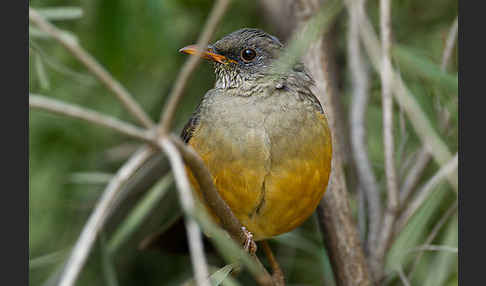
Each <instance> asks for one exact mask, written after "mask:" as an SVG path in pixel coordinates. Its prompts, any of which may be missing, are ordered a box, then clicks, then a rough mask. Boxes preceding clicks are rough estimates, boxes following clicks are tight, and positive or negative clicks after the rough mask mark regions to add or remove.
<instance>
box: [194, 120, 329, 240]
mask: <svg viewBox="0 0 486 286" xmlns="http://www.w3.org/2000/svg"><path fill="white" fill-rule="evenodd" d="M318 118H319V121H320V122H318V123H316V124H315V126H313V127H312V126H311V127H309V128H313V129H312V130H302V132H303V133H302V134H295V135H296V137H295V138H285V137H283V139H282V138H281V137H278V138H276V139H275V140H274V141H273V142H274V145H272V150H270V151H268V150H264V149H263V148H262V147H261V146H262V145H261V144H260V143H259V141H258V140H257V139H255V141H252V139H251V138H250V139H248V138H247V139H248V142H255V143H254V145H255V146H252V148H246V149H245V150H246V151H245V152H244V153H242V151H240V150H239V149H236V150H235V147H234V142H232V141H231V139H226V140H225V139H222V138H220V139H219V141H218V143H219V144H218V145H217V146H218V148H214V146H215V145H214V144H213V145H210V144H208V142H207V141H208V140H207V139H206V138H204V136H198V134H195V136H194V137H193V138H191V140H190V141H189V144H190V145H191V146H192V147H193V148H194V149H195V150H196V152H198V153H199V155H200V156H201V158H202V159H203V161H204V162H205V164H206V166H207V167H208V169H209V171H210V173H211V175H212V177H213V180H214V184H215V186H216V187H217V189H218V191H219V193H220V195H221V197H222V198H223V199H224V200H225V201H226V202H227V204H228V205H229V207H230V208H231V209H232V211H233V212H234V214H235V216H236V217H237V218H238V219H239V220H240V222H241V223H242V224H243V225H244V226H245V227H246V228H247V229H248V230H249V231H250V232H252V233H253V235H254V238H255V239H256V240H261V239H265V238H269V237H272V236H275V235H279V234H282V233H285V232H288V231H291V230H292V229H294V228H296V227H297V226H299V225H300V224H302V223H303V222H304V221H305V220H306V219H307V218H308V217H309V216H310V215H311V214H312V213H313V211H314V210H315V208H316V207H317V205H318V204H319V202H320V200H321V198H322V196H323V195H324V192H325V190H326V187H327V184H328V180H329V175H330V172H331V154H332V147H331V136H330V132H329V128H328V126H327V121H326V119H325V117H324V116H323V115H322V114H319V115H318ZM196 133H197V132H196ZM308 134H314V135H313V136H311V137H309V135H308ZM257 135H258V134H257ZM257 135H255V138H260V137H258V136H257ZM212 136H216V137H217V134H215V133H212ZM248 136H251V135H248ZM306 136H307V137H306ZM299 138H307V139H309V140H307V139H306V140H303V141H301V142H298V141H299ZM296 140H297V142H295V141H296ZM248 144H250V143H248ZM275 144H276V145H275ZM287 145H288V146H287ZM293 146H295V147H293ZM232 148H233V150H231V149H232ZM248 150H249V151H248ZM269 157H271V159H268V158H269ZM264 162H269V163H264ZM188 174H189V178H190V180H191V183H192V185H193V187H194V189H195V191H196V192H197V193H198V194H199V195H201V192H200V188H199V185H198V183H197V181H196V180H195V178H194V177H193V175H192V174H191V172H190V171H188ZM209 211H210V212H211V210H209ZM213 216H214V214H213ZM216 221H218V219H217V218H216Z"/></svg>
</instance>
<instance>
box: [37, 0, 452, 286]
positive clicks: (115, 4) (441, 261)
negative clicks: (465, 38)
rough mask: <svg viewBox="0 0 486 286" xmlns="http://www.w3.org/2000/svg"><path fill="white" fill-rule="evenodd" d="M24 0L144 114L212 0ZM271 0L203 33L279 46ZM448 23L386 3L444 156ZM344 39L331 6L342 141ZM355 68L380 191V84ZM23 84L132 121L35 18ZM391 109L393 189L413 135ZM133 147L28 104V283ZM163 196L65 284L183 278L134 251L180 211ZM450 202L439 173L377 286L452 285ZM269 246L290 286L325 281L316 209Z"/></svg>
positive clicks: (432, 8) (396, 55)
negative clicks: (252, 35)
mask: <svg viewBox="0 0 486 286" xmlns="http://www.w3.org/2000/svg"><path fill="white" fill-rule="evenodd" d="M272 2H273V3H272ZM29 3H30V6H31V7H32V8H38V9H39V11H41V12H43V14H42V15H44V16H45V17H46V18H47V19H48V20H50V21H51V23H53V24H55V25H56V26H57V27H59V28H61V29H63V30H64V31H66V32H68V33H69V34H70V35H71V36H72V37H74V38H75V39H76V41H78V43H79V44H80V45H81V46H82V47H84V48H85V49H86V50H87V51H88V52H89V53H91V54H92V55H93V56H94V58H96V59H97V60H98V61H99V62H100V63H101V64H102V65H103V66H104V67H105V68H106V69H107V70H108V71H109V72H110V73H111V74H112V75H113V76H114V77H115V78H116V79H118V80H119V81H120V82H121V83H123V84H124V86H125V87H126V88H127V89H128V90H129V91H130V92H131V94H132V95H133V96H134V97H135V99H136V100H137V101H138V102H139V103H140V104H141V105H142V107H143V109H144V110H146V111H147V112H148V114H149V115H150V116H151V118H152V119H153V120H154V121H158V118H159V115H160V111H161V109H162V107H163V104H164V103H165V100H166V96H167V95H168V93H169V92H170V90H171V88H172V85H173V83H174V81H175V79H176V76H177V74H178V72H179V69H180V68H181V66H182V65H183V63H184V61H185V60H187V57H186V56H184V55H182V54H179V53H178V52H177V51H178V49H180V48H181V47H184V46H186V45H188V44H193V43H195V42H196V40H197V37H198V35H199V34H200V33H201V29H202V26H203V25H204V23H205V20H206V19H207V16H208V13H209V11H210V10H211V7H212V5H213V1H207V0H198V1H196V0H140V1H130V0H103V1H94V0H85V1H74V0H73V1H69V0H52V1H48V0H31V1H30V2H29ZM277 3H278V2H277ZM275 7H276V6H275V1H256V0H249V1H232V3H231V5H230V7H229V9H228V11H227V12H226V14H225V16H224V17H223V19H222V21H221V24H220V25H219V27H218V28H217V30H216V33H215V35H214V37H213V40H216V39H218V38H220V37H221V36H223V35H225V34H227V33H230V32H232V31H234V30H237V29H240V28H243V27H256V28H261V29H263V30H265V31H267V32H269V33H271V34H275V35H277V36H279V37H280V38H281V39H282V40H284V41H285V40H287V39H288V38H289V33H290V32H289V30H290V28H289V26H286V25H290V22H288V21H282V20H285V19H287V18H286V16H285V13H284V12H280V13H281V15H282V17H280V18H279V17H277V18H275V15H274V14H275V13H274V12H275V11H269V9H270V10H271V9H277V8H275ZM366 12H367V14H368V15H369V17H370V19H371V20H372V23H373V25H374V27H375V30H376V31H379V1H367V3H366ZM456 17H457V1H451V0H430V1H420V0H396V1H392V28H393V41H394V49H393V52H392V55H393V65H394V67H395V68H397V69H398V70H399V71H400V73H401V76H402V79H403V80H404V82H405V83H406V84H407V86H408V88H409V89H410V91H411V92H412V94H413V96H414V98H415V99H416V100H417V101H418V102H419V104H420V106H421V108H422V110H423V111H424V112H425V113H426V115H427V119H428V120H429V121H430V122H431V124H432V126H433V127H434V129H435V130H436V132H437V133H438V134H440V138H441V139H442V140H443V142H444V143H445V144H446V146H447V147H448V149H449V150H450V152H451V153H452V154H455V153H456V152H457V150H458V123H457V121H458V112H457V104H458V83H457V81H458V76H457V71H458V62H457V48H454V50H453V56H452V58H451V60H450V62H449V63H448V65H447V67H446V68H445V69H441V64H442V58H443V53H444V49H445V46H446V41H447V37H448V35H449V31H450V29H451V27H452V25H453V23H454V21H455V19H456ZM279 22H280V24H279ZM282 22H283V23H282ZM347 33H348V13H347V11H346V10H345V9H343V10H342V11H341V13H340V14H339V15H338V16H337V21H336V24H335V25H334V27H333V29H332V31H331V34H330V35H331V36H332V45H333V47H334V49H333V50H334V59H333V61H334V62H335V66H336V68H335V71H334V74H333V77H335V84H336V86H337V88H338V90H339V98H340V100H341V102H342V106H343V110H342V114H341V117H342V120H343V126H344V128H343V130H344V131H345V132H346V135H345V136H351V134H350V132H349V127H348V126H349V120H348V118H349V116H350V114H349V110H350V104H351V102H352V97H351V93H352V86H351V80H350V70H349V59H348V56H347V53H346V49H347V47H346V45H347ZM363 53H364V51H363ZM365 63H366V64H367V66H368V72H369V95H370V98H369V103H368V106H367V112H366V132H367V137H366V138H367V139H366V143H367V148H368V149H367V151H368V156H369V158H370V162H371V164H372V168H373V171H374V174H375V176H376V180H377V184H378V185H379V186H380V190H381V193H382V195H383V198H384V196H385V191H384V190H385V188H386V183H385V167H384V155H383V136H382V132H383V131H382V130H383V129H382V113H381V108H382V105H381V83H380V77H379V74H377V73H376V72H375V71H374V70H373V69H372V68H371V66H370V64H369V61H368V60H365ZM213 84H214V74H213V72H212V67H211V65H209V64H208V63H202V64H201V65H200V66H199V67H198V68H197V70H196V72H195V73H194V74H193V76H192V78H191V81H190V84H189V85H188V88H187V89H186V92H185V96H184V98H183V102H182V103H181V104H180V107H179V109H178V111H177V115H176V124H175V125H176V126H177V128H176V129H177V130H176V131H177V133H178V132H179V130H181V129H182V126H183V125H184V124H185V122H186V120H188V118H189V117H190V115H191V113H192V111H193V110H194V109H195V107H196V105H197V103H198V102H199V100H200V99H201V97H202V96H203V94H204V93H205V92H206V91H207V90H208V89H210V88H211V87H212V86H213ZM29 89H30V92H31V93H36V94H42V95H45V96H48V97H51V98H55V99H58V100H63V101H67V102H70V103H75V104H79V105H81V106H84V107H89V108H91V109H94V110H97V111H99V112H102V113H106V114H110V115H112V116H115V117H118V118H121V119H123V120H126V121H129V122H132V123H134V124H136V122H134V121H133V120H132V118H131V117H130V116H129V115H128V114H127V112H126V111H125V110H124V108H123V107H122V106H121V105H120V104H119V103H118V102H117V100H116V99H115V98H114V97H113V96H112V95H111V94H110V93H109V91H107V90H106V88H104V87H103V86H102V85H101V84H100V83H99V82H98V81H97V79H96V78H95V77H94V76H93V75H91V74H90V73H89V72H87V70H86V69H85V68H84V67H83V66H82V65H81V64H80V63H79V62H78V61H77V60H75V59H74V58H73V57H72V55H70V54H69V53H68V52H66V50H65V49H64V48H63V47H62V46H60V45H59V44H58V43H57V42H55V41H53V40H52V39H51V38H50V37H49V36H47V35H46V34H44V33H43V32H41V31H40V30H39V29H37V28H36V27H35V26H33V25H31V26H30V29H29ZM394 115H395V118H394V119H395V121H394V122H395V128H394V132H395V146H396V148H395V150H396V157H395V159H396V165H397V173H398V176H399V182H400V183H401V184H402V183H403V181H404V178H406V176H407V174H408V173H409V171H410V170H411V169H412V167H413V165H414V163H415V162H416V161H417V160H418V159H419V158H418V156H419V154H421V153H420V151H419V150H420V149H421V147H422V143H421V141H420V139H419V137H418V136H417V135H416V133H415V131H414V128H413V127H412V125H411V124H410V122H409V121H408V119H407V117H406V116H405V115H404V113H403V110H401V108H399V107H398V106H397V105H395V107H394ZM348 140H349V139H348ZM139 146H140V145H139V143H137V142H136V141H134V140H131V139H127V138H126V137H125V136H122V135H119V134H118V133H116V132H113V131H111V130H106V129H103V128H100V127H98V126H94V125H91V124H89V123H86V122H81V121H78V120H74V119H69V118H65V117H59V116H57V115H51V114H48V113H46V112H42V111H37V110H32V111H31V112H30V115H29V157H30V159H29V185H30V187H29V274H30V284H31V285H49V283H51V282H52V280H49V278H50V277H53V274H55V273H56V271H57V269H59V267H60V266H61V265H62V263H63V262H64V260H65V259H66V258H67V255H68V254H69V250H70V248H71V247H72V246H73V245H74V243H75V241H76V239H77V237H78V236H79V233H80V231H81V229H82V227H83V225H84V223H85V222H86V220H87V218H88V216H89V214H90V212H91V211H92V209H93V207H94V205H95V203H96V201H97V200H98V198H99V195H100V194H101V192H102V191H103V189H104V187H105V186H106V184H107V183H108V181H109V179H110V178H111V176H112V175H113V174H114V173H115V172H116V171H117V169H118V168H119V167H120V166H121V165H122V164H123V163H124V162H125V161H126V159H127V158H128V157H129V156H130V155H131V154H132V153H133V151H135V150H136V148H137V147H139ZM439 168H440V166H438V165H437V164H436V163H435V162H434V161H433V160H431V161H430V162H428V163H427V164H426V165H425V167H424V170H423V171H422V172H421V175H420V176H419V178H418V180H417V182H416V184H415V186H414V189H420V188H421V187H422V186H423V185H424V184H425V183H426V182H428V181H429V180H430V179H431V178H432V177H433V176H434V174H435V173H436V172H437V171H438V170H439ZM345 170H346V179H347V185H348V190H349V193H350V205H351V208H352V210H353V212H354V214H355V218H356V221H357V222H358V224H359V225H360V230H361V231H364V229H365V227H364V226H363V225H365V224H366V223H365V222H362V221H360V217H359V213H360V203H359V202H360V198H359V192H358V191H357V190H358V189H359V184H358V183H357V179H356V170H355V166H354V163H353V160H352V159H351V158H347V159H346V160H345ZM173 188H174V187H173V186H171V187H169V189H168V191H167V193H174V191H175V190H174V189H173ZM164 200H165V203H161V207H160V208H159V211H160V212H162V213H163V214H160V213H159V217H158V216H157V215H154V214H152V215H151V216H150V217H149V218H146V219H144V220H143V221H145V223H141V224H140V225H139V226H137V228H136V230H135V231H133V232H132V233H131V234H130V235H126V236H125V237H123V239H122V243H121V244H120V246H119V247H118V248H117V251H116V252H115V253H114V254H113V255H107V254H106V251H104V249H105V248H106V243H105V242H106V241H109V240H110V239H111V238H112V235H113V234H114V233H116V230H117V226H118V225H119V224H120V222H123V220H124V218H126V217H127V213H129V211H130V210H129V209H126V210H124V209H122V210H121V214H118V215H117V216H116V218H115V219H114V222H113V223H112V224H110V226H109V228H108V229H107V231H106V232H105V233H104V234H103V236H102V237H101V239H100V240H99V241H98V242H97V244H96V247H95V249H94V251H93V253H92V254H91V255H90V257H89V259H88V263H87V265H86V267H85V269H84V270H83V272H82V275H81V276H80V279H79V281H78V283H77V285H180V284H181V283H184V282H186V281H188V280H189V279H190V278H191V275H192V268H191V265H190V259H189V256H188V255H183V254H173V253H167V252H163V251H154V250H147V251H140V250H138V245H139V243H140V241H141V240H142V238H143V235H145V234H148V233H150V232H151V231H154V230H157V226H159V225H161V224H163V223H164V221H165V220H170V219H169V218H168V217H170V214H172V213H173V212H176V211H178V207H177V203H176V200H175V199H174V198H172V199H171V198H169V195H167V197H166V198H164ZM171 200H172V201H171ZM384 200H385V199H383V201H384ZM170 202H172V203H170ZM456 203H457V193H456V192H455V191H453V189H452V188H451V187H450V185H449V184H448V183H447V181H443V182H441V183H439V184H438V185H437V186H436V187H435V188H434V191H433V192H431V193H430V195H429V196H427V198H426V201H425V203H424V204H423V205H422V207H421V208H420V209H419V210H418V211H417V213H416V214H415V215H414V216H413V217H412V219H411V220H410V221H409V223H408V224H407V226H406V227H405V229H404V230H403V231H402V232H401V233H400V234H399V235H398V236H397V238H396V239H395V240H394V243H393V245H392V247H391V249H390V250H389V251H388V253H387V260H386V274H387V279H386V280H385V282H384V283H385V284H387V285H402V283H403V280H402V279H400V273H405V274H408V276H409V277H408V279H409V281H410V282H411V285H457V284H458V265H457V247H458V218H457V208H455V209H454V206H455V204H456ZM172 210H173V211H172ZM446 215H447V216H446ZM160 216H165V217H160ZM439 223H441V224H440V225H439V226H440V227H437V225H438V224H439ZM436 229H437V230H436ZM431 234H434V235H433V239H432V240H431V241H428V242H427V244H428V245H432V246H441V247H439V248H431V249H427V250H425V251H421V250H420V246H423V245H424V243H425V242H426V241H427V238H428V237H429V236H430V235H431ZM271 245H272V247H273V249H274V252H275V253H276V256H277V260H278V261H279V262H280V264H281V266H282V268H283V271H284V273H285V275H286V279H287V283H288V285H335V282H334V280H333V278H332V273H331V269H330V265H329V259H328V257H327V254H326V250H325V249H324V247H323V245H322V240H321V236H320V233H319V232H318V230H317V225H316V218H315V216H312V217H311V218H310V219H309V220H308V221H307V222H306V223H305V224H304V225H303V226H302V227H299V228H298V229H296V230H295V231H293V232H291V233H289V234H285V235H283V236H281V237H278V238H275V239H272V241H271ZM421 254H422V256H421V258H420V259H419V260H417V259H416V258H417V256H418V255H421ZM208 255H209V262H210V264H211V265H212V266H214V267H215V269H218V268H221V267H223V266H224V261H223V260H221V259H219V258H218V257H217V256H214V255H212V254H208ZM263 261H264V263H266V260H265V259H263ZM412 270H413V271H412ZM248 276H249V275H246V274H245V273H243V274H240V275H239V276H238V280H239V283H240V284H241V285H252V284H253V280H252V278H251V277H248ZM228 283H229V282H228Z"/></svg>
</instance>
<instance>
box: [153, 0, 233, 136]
mask: <svg viewBox="0 0 486 286" xmlns="http://www.w3.org/2000/svg"><path fill="white" fill-rule="evenodd" d="M229 2H230V0H218V1H217V2H216V3H215V4H214V6H213V9H212V10H211V13H210V15H209V19H208V21H207V22H206V24H205V25H204V28H203V32H202V34H201V36H200V37H199V39H198V41H197V46H198V47H199V48H198V52H197V53H196V54H194V55H192V56H190V58H189V60H187V62H186V63H185V64H184V66H183V67H182V69H181V71H180V72H179V75H178V76H177V81H176V83H175V84H174V88H173V89H172V92H171V93H170V95H169V97H168V98H169V99H168V101H167V103H166V105H165V107H164V109H163V111H162V113H161V115H160V127H159V131H160V133H161V134H167V133H169V130H170V128H171V125H172V121H173V120H174V115H175V112H176V109H177V105H178V104H179V102H180V101H181V99H182V96H183V92H184V89H185V87H186V85H187V82H188V80H189V78H190V76H191V74H192V73H193V71H194V70H195V69H196V67H197V65H198V64H199V62H200V61H201V57H200V54H201V52H202V51H203V50H204V49H205V48H206V47H207V45H208V43H209V41H210V40H211V36H212V35H213V33H214V31H215V30H216V27H217V25H218V22H219V21H220V19H221V18H222V17H223V15H224V12H225V11H226V9H227V8H228V6H229Z"/></svg>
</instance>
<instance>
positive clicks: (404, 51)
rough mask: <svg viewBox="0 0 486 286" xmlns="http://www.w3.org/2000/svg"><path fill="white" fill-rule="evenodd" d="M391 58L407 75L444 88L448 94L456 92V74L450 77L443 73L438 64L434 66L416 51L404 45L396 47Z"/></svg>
mask: <svg viewBox="0 0 486 286" xmlns="http://www.w3.org/2000/svg"><path fill="white" fill-rule="evenodd" d="M392 55H393V58H394V59H395V60H396V61H397V63H398V66H399V67H400V68H401V69H404V70H407V71H408V74H415V75H418V76H420V77H423V78H424V79H425V80H427V81H429V83H431V84H435V85H437V86H439V87H442V88H445V89H446V90H448V91H450V92H455V93H456V94H457V92H458V78H457V74H456V75H452V74H450V73H447V72H443V71H442V70H441V69H440V66H439V65H438V64H435V63H434V62H432V61H431V60H429V59H428V58H427V57H425V56H423V55H420V53H419V52H418V51H415V50H414V49H412V48H409V47H407V46H404V45H396V46H395V47H394V48H393V50H392Z"/></svg>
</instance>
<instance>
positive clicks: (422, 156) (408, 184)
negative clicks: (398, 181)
mask: <svg viewBox="0 0 486 286" xmlns="http://www.w3.org/2000/svg"><path fill="white" fill-rule="evenodd" d="M430 159H432V156H431V155H430V152H429V151H428V150H427V148H425V147H421V148H420V150H419V151H418V153H417V155H416V161H415V164H414V165H413V166H412V167H411V168H410V171H408V173H407V176H406V177H405V180H404V181H403V183H402V187H401V188H400V205H405V204H406V202H407V201H408V199H409V198H410V196H411V195H412V193H413V191H414V189H415V186H416V185H417V182H418V181H419V179H420V177H421V175H422V173H423V171H424V169H425V167H427V165H428V164H429V162H430Z"/></svg>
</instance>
